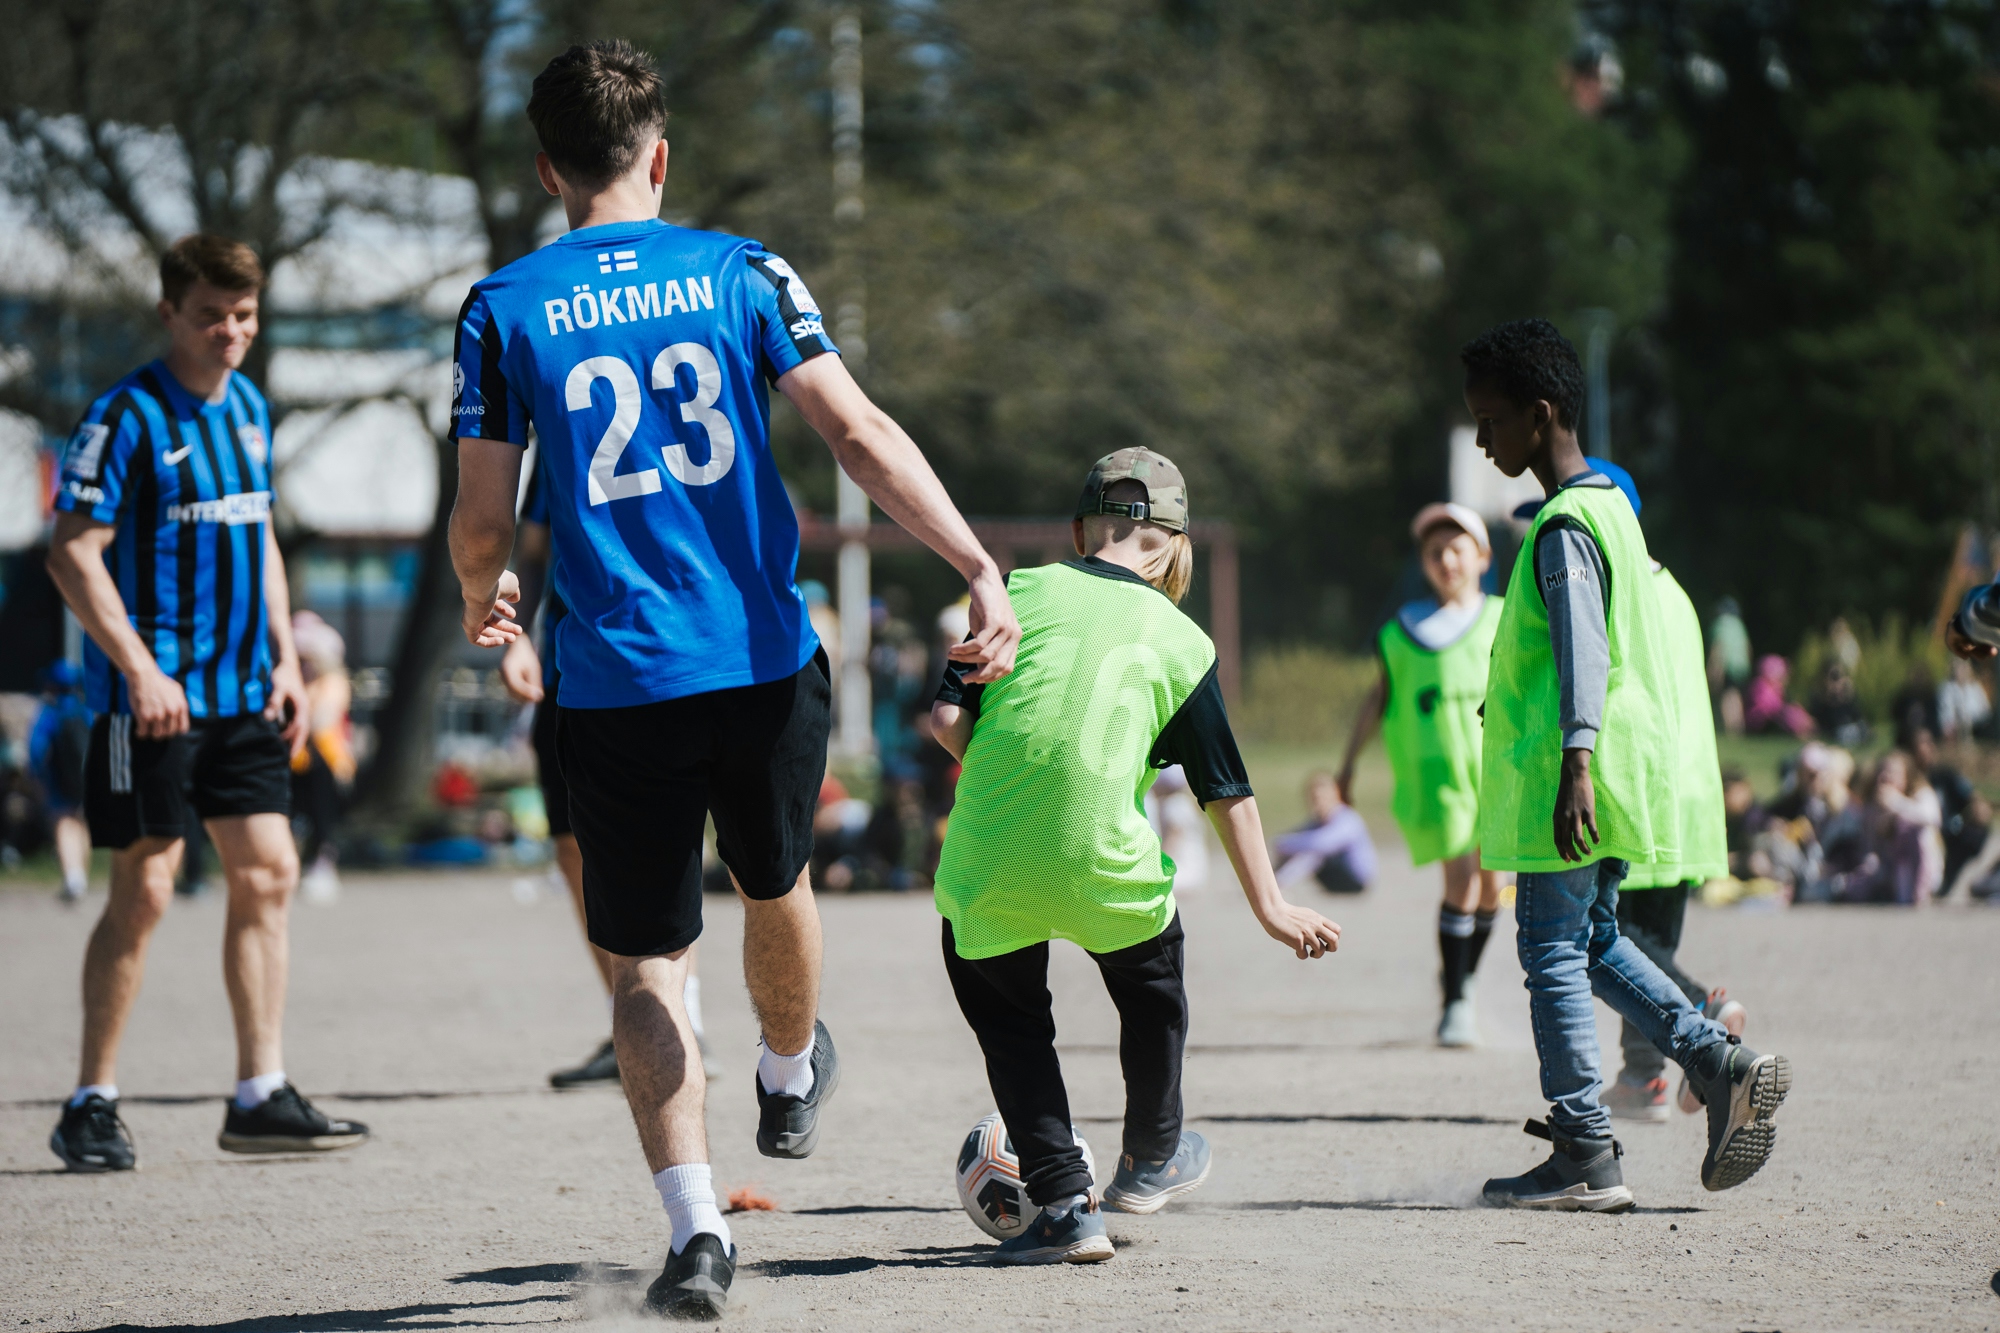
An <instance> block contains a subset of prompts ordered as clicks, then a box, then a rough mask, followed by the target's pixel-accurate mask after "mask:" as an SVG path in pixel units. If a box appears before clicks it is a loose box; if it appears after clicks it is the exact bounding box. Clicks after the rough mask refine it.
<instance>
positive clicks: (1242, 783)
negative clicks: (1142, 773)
mask: <svg viewBox="0 0 2000 1333" xmlns="http://www.w3.org/2000/svg"><path fill="white" fill-rule="evenodd" d="M1146 762H1147V763H1149V764H1151V765H1152V766H1153V767H1154V768H1168V767H1171V766H1172V765H1174V764H1179V765H1180V766H1181V768H1182V770H1183V771H1184V772H1186V774H1187V780H1188V788H1189V790H1191V791H1193V792H1194V796H1195V799H1196V800H1197V801H1200V802H1201V803H1202V804H1203V805H1204V806H1206V805H1207V804H1208V803H1209V802H1210V801H1220V800H1223V799H1224V798H1226V797H1230V796H1253V795H1255V794H1256V793H1254V792H1252V791H1251V790H1250V774H1249V773H1248V772H1247V771H1246V770H1245V769H1244V767H1243V755H1242V754H1241V753H1240V752H1239V751H1238V750H1237V748H1236V735H1235V733H1234V732H1232V731H1231V730H1230V729H1229V710H1228V709H1227V708H1225V707H1224V706H1223V703H1222V682H1221V679H1220V678H1219V677H1218V676H1217V675H1216V674H1215V667H1213V666H1210V667H1209V669H1208V674H1207V675H1206V676H1203V677H1202V678H1201V684H1199V685H1197V686H1195V690H1194V693H1193V694H1190V695H1189V696H1188V697H1187V699H1186V700H1185V701H1184V702H1183V703H1182V704H1181V707H1180V711H1179V712H1177V713H1175V714H1174V715H1173V717H1172V718H1171V719H1170V720H1169V721H1168V722H1167V725H1166V729H1165V730H1164V731H1162V732H1161V733H1160V738H1159V739H1158V740H1156V741H1154V742H1153V752H1152V754H1150V755H1149V756H1147V759H1146Z"/></svg>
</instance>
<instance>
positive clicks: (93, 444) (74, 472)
mask: <svg viewBox="0 0 2000 1333" xmlns="http://www.w3.org/2000/svg"><path fill="white" fill-rule="evenodd" d="M110 438H111V427H109V426H106V425H104V424H102V423H101V422H95V421H87V422H85V423H84V424H83V425H81V426H78V427H77V428H76V434H74V435H72V436H70V437H69V448H68V449H67V450H66V451H65V452H64V454H63V469H64V470H65V471H66V472H68V473H69V474H70V475H71V476H72V477H82V478H83V479H85V480H86V481H88V480H91V479H93V478H95V477H96V476H97V469H98V468H99V467H100V466H102V465H103V461H104V445H105V442H106V441H107V440H109V439H110Z"/></svg>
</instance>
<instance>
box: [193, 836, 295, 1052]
mask: <svg viewBox="0 0 2000 1333" xmlns="http://www.w3.org/2000/svg"><path fill="white" fill-rule="evenodd" d="M207 823H208V836H209V840H210V841H211V842H213V843H214V844H215V851H216V855H217V857H218V858H220V860H221V861H222V874H223V878H224V879H225V880H226V881H227V882H228V885H229V913H228V916H227V918H226V920H225V921H224V924H223V928H222V980H223V982H224V984H225V985H226V986H227V987H228V988H229V1008H230V1011H231V1012H232V1013H233V1014H234V1016H235V1019H236V1077H237V1078H239V1079H245V1078H254V1077H256V1076H257V1075H259V1074H274V1073H276V1072H278V1071H279V1070H281V1069H283V1068H284V1067H285V1055H284V1041H283V1036H284V1026H285V983H286V979H287V977H288V975H289V973H290V970H291V935H290V926H291V904H292V891H293V890H294V889H296V888H297V887H298V884H299V854H298V849H297V848H296V847H294V846H293V845H292V830H291V823H290V821H289V820H287V819H286V818H285V817H284V816H283V815H277V814H265V815H233V816H230V817H228V818H225V819H211V820H209V821H207Z"/></svg>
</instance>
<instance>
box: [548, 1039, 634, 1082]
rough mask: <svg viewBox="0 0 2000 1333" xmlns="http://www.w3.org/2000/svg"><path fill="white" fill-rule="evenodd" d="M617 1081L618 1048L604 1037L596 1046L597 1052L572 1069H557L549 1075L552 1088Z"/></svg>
mask: <svg viewBox="0 0 2000 1333" xmlns="http://www.w3.org/2000/svg"><path fill="white" fill-rule="evenodd" d="M617 1081H618V1048H617V1047H616V1046H613V1045H612V1044H611V1038H609V1037H606V1038H605V1039H604V1044H603V1045H602V1046H600V1047H598V1048H597V1054H595V1055H593V1056H591V1057H590V1058H589V1059H588V1060H585V1061H584V1062H583V1063H582V1064H580V1065H578V1066H577V1067H576V1068H574V1069H558V1070H557V1071H556V1072H555V1073H553V1074H550V1075H549V1086H550V1087H552V1088H580V1087H582V1086H583V1085H584V1084H586V1083H616V1082H617Z"/></svg>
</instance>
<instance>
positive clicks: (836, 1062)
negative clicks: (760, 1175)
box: [750, 1019, 840, 1158]
mask: <svg viewBox="0 0 2000 1333" xmlns="http://www.w3.org/2000/svg"><path fill="white" fill-rule="evenodd" d="M812 1071H813V1081H812V1087H811V1088H809V1089H808V1090H807V1091H806V1095H805V1096H803V1097H794V1096H791V1095H790V1094H789V1093H783V1092H766V1091H764V1080H763V1079H761V1078H758V1077H757V1071H756V1070H754V1069H753V1070H751V1071H750V1081H751V1082H752V1083H755V1084H756V1085H757V1151H758V1152H760V1153H763V1154H764V1155H765V1156H766V1157H793V1158H797V1157H810V1156H812V1150H813V1149H814V1147H816V1146H817V1145H818V1144H819V1112H820V1108H821V1107H823V1106H825V1105H826V1100H827V1098H829V1097H831V1096H833V1092H834V1089H835V1088H838V1087H839V1086H840V1057H839V1056H838V1055H835V1054H834V1051H833V1034H832V1033H830V1032H828V1031H827V1030H826V1024H824V1023H822V1022H819V1021H818V1020H817V1019H815V1020H814V1021H813V1052H812Z"/></svg>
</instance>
